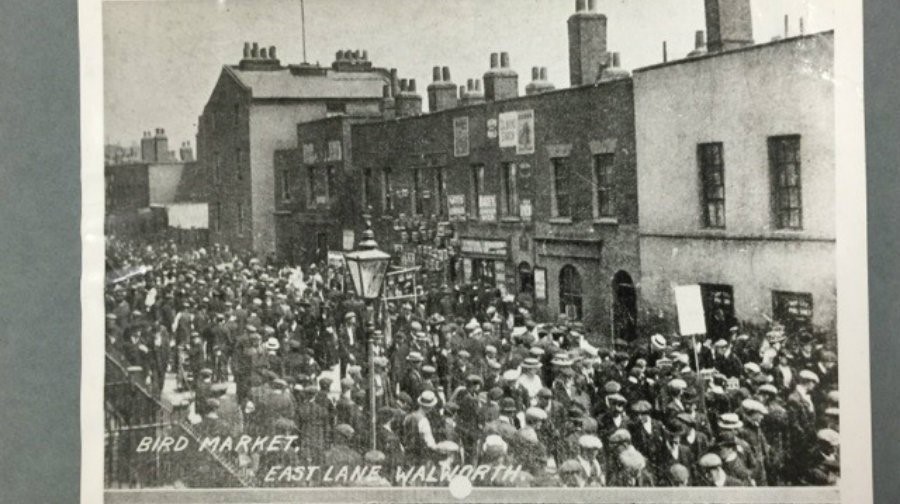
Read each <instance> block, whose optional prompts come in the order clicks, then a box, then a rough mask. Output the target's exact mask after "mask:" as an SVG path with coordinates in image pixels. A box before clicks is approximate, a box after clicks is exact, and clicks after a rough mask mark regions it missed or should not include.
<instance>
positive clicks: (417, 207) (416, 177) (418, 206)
mask: <svg viewBox="0 0 900 504" xmlns="http://www.w3.org/2000/svg"><path fill="white" fill-rule="evenodd" d="M410 202H411V203H412V208H411V209H410V210H411V211H410V213H411V214H413V215H422V214H423V213H424V212H425V198H423V197H422V170H421V169H415V170H413V194H412V198H410Z"/></svg>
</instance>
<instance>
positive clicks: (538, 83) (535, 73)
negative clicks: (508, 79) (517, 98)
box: [525, 67, 556, 96]
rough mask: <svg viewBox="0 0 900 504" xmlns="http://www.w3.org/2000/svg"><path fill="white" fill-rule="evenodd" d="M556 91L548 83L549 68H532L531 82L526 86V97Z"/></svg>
mask: <svg viewBox="0 0 900 504" xmlns="http://www.w3.org/2000/svg"><path fill="white" fill-rule="evenodd" d="M554 89H556V88H555V87H554V86H553V84H551V83H550V82H547V67H531V82H529V83H528V85H527V86H525V95H526V96H531V95H535V94H538V93H544V92H546V91H552V90H554Z"/></svg>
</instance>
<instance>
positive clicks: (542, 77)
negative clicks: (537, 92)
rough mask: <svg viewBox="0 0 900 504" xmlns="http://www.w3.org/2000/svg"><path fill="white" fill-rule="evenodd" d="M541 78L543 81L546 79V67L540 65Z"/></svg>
mask: <svg viewBox="0 0 900 504" xmlns="http://www.w3.org/2000/svg"><path fill="white" fill-rule="evenodd" d="M541 80H542V81H545V80H548V79H547V67H541Z"/></svg>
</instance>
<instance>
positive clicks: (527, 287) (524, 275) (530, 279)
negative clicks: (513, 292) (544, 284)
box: [519, 261, 534, 296]
mask: <svg viewBox="0 0 900 504" xmlns="http://www.w3.org/2000/svg"><path fill="white" fill-rule="evenodd" d="M519 293H521V294H530V295H532V296H534V272H533V271H532V270H531V265H530V264H528V262H527V261H522V262H520V263H519Z"/></svg>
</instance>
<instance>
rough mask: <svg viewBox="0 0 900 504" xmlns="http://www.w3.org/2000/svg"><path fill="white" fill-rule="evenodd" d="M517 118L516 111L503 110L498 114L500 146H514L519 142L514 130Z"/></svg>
mask: <svg viewBox="0 0 900 504" xmlns="http://www.w3.org/2000/svg"><path fill="white" fill-rule="evenodd" d="M518 118H519V113H518V112H504V113H502V114H500V116H499V120H498V122H499V130H500V131H499V135H498V136H499V138H500V147H515V146H516V145H518V143H519V142H518V136H517V131H516V123H517V120H518Z"/></svg>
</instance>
